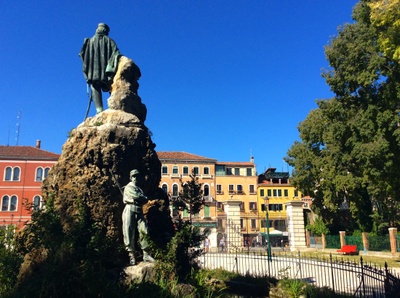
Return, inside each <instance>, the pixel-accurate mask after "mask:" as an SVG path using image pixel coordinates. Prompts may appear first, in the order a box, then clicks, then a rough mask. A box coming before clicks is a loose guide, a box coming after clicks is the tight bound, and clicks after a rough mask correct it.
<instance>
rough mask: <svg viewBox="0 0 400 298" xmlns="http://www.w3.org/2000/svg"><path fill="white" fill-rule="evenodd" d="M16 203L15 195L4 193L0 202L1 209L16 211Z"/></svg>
mask: <svg viewBox="0 0 400 298" xmlns="http://www.w3.org/2000/svg"><path fill="white" fill-rule="evenodd" d="M17 204H18V198H17V196H15V195H13V196H11V197H9V196H7V195H5V196H3V198H2V202H1V211H16V210H17Z"/></svg>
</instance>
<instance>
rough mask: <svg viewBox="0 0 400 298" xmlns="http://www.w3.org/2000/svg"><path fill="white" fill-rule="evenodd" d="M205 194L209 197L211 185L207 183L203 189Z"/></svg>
mask: <svg viewBox="0 0 400 298" xmlns="http://www.w3.org/2000/svg"><path fill="white" fill-rule="evenodd" d="M203 195H204V196H205V197H208V196H209V195H210V187H209V186H208V185H207V184H206V185H204V191H203Z"/></svg>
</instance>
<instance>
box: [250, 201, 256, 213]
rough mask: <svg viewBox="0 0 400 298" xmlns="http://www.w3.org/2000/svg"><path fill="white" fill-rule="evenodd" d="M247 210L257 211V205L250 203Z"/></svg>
mask: <svg viewBox="0 0 400 298" xmlns="http://www.w3.org/2000/svg"><path fill="white" fill-rule="evenodd" d="M249 208H250V210H253V211H254V210H257V203H256V202H250V203H249Z"/></svg>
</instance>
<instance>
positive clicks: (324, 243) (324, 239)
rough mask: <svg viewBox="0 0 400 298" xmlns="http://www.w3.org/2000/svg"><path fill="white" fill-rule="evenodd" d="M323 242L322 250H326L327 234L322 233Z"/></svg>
mask: <svg viewBox="0 0 400 298" xmlns="http://www.w3.org/2000/svg"><path fill="white" fill-rule="evenodd" d="M321 242H322V249H325V248H326V238H325V234H324V233H322V235H321Z"/></svg>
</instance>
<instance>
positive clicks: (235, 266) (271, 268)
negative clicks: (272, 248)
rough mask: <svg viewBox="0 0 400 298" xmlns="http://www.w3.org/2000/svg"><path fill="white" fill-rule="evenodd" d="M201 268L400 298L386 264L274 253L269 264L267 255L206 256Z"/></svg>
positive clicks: (399, 282)
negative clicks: (285, 279) (302, 281)
mask: <svg viewBox="0 0 400 298" xmlns="http://www.w3.org/2000/svg"><path fill="white" fill-rule="evenodd" d="M199 261H200V265H201V266H202V267H203V268H207V269H218V268H222V269H225V270H228V271H231V272H237V273H239V274H242V275H246V274H250V275H252V276H269V277H275V278H277V279H282V278H284V277H287V278H290V279H299V280H304V281H306V282H308V283H310V284H313V285H315V286H318V287H329V288H331V289H332V290H333V291H335V293H341V294H350V295H353V296H354V297H385V298H389V297H393V298H394V297H399V293H400V279H399V276H398V274H397V273H394V272H392V271H391V270H390V269H389V268H388V266H387V263H386V262H385V266H384V268H378V267H376V266H373V265H371V264H365V263H364V261H363V258H362V257H360V261H359V262H352V261H348V260H347V261H346V260H345V259H339V258H334V257H333V256H332V254H330V256H329V258H324V257H313V256H305V255H301V254H300V253H297V254H293V253H287V252H286V253H285V252H282V253H274V254H273V256H272V261H270V262H268V259H267V254H266V252H249V251H247V252H233V253H232V252H231V253H206V254H203V255H202V256H201V257H200V260H199Z"/></svg>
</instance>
